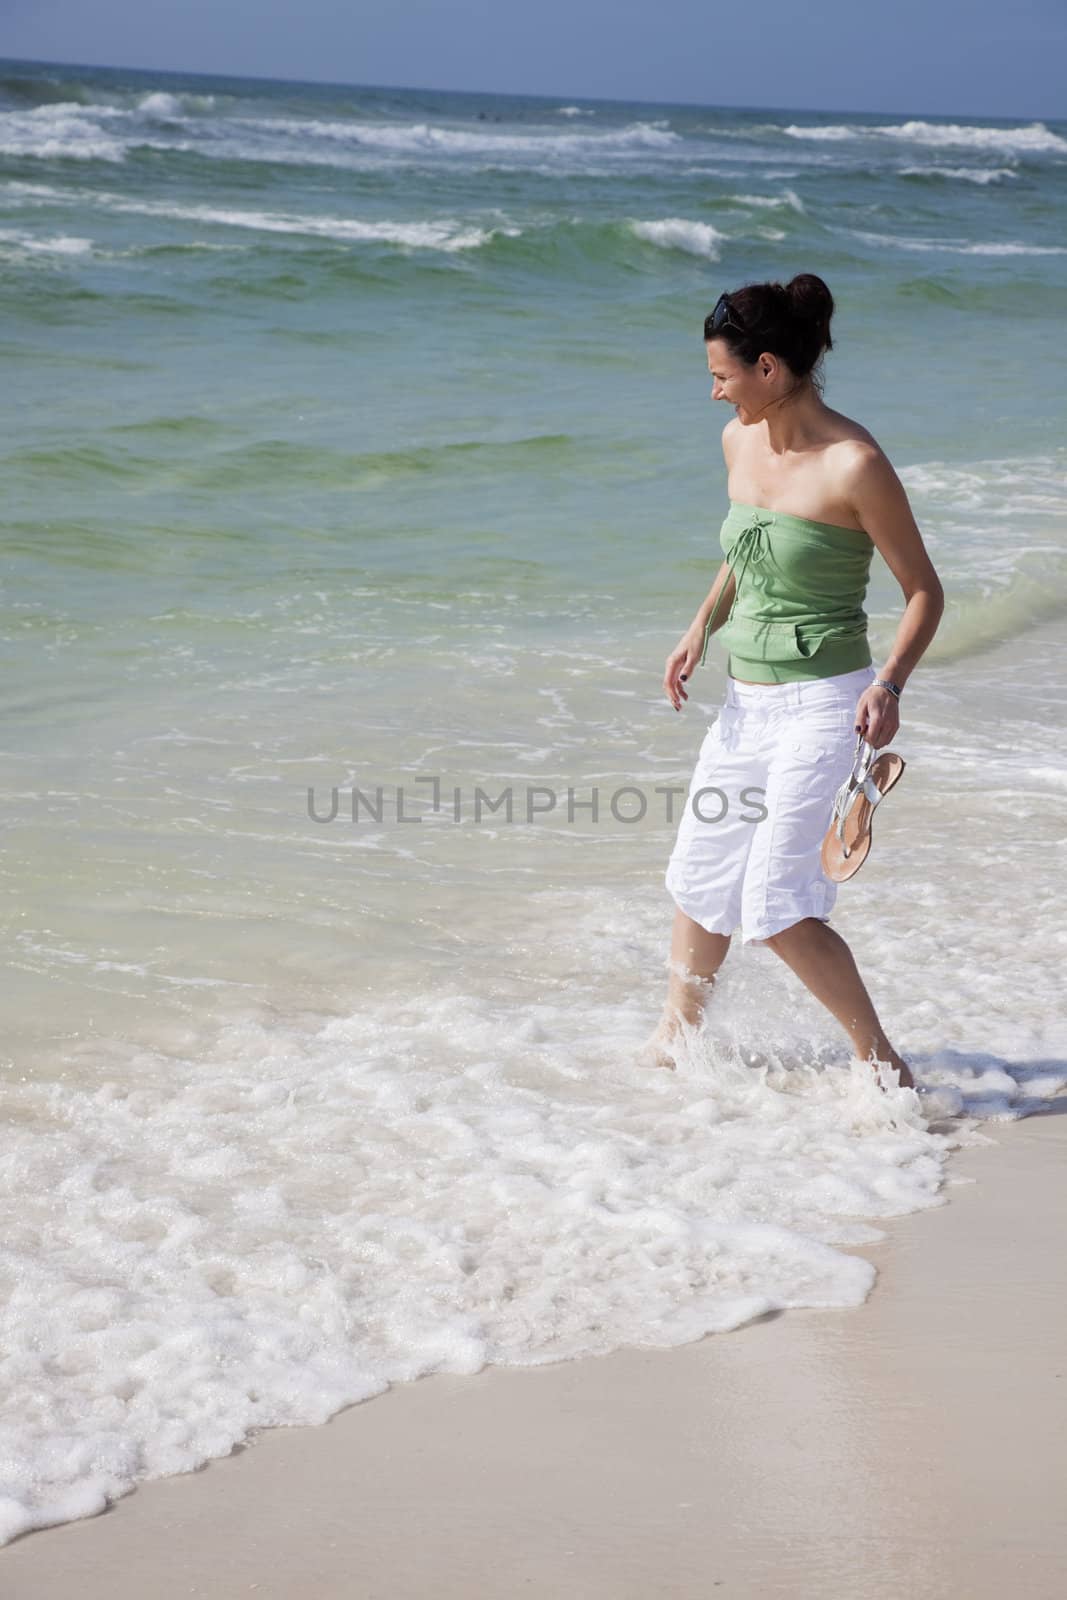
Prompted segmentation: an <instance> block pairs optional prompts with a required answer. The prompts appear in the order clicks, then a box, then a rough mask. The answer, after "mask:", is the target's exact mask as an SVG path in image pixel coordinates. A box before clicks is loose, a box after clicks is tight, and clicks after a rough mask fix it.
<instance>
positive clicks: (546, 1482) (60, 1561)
mask: <svg viewBox="0 0 1067 1600" xmlns="http://www.w3.org/2000/svg"><path fill="white" fill-rule="evenodd" d="M983 1131H984V1132H985V1133H986V1134H987V1135H988V1136H989V1137H990V1139H991V1141H992V1142H991V1143H990V1144H989V1145H975V1146H969V1147H966V1148H964V1149H962V1150H960V1151H958V1152H957V1153H956V1154H955V1155H954V1156H953V1157H952V1158H951V1160H950V1162H949V1166H948V1169H947V1183H946V1187H945V1190H944V1193H945V1195H946V1198H947V1202H948V1203H947V1204H946V1205H944V1206H942V1207H940V1208H937V1209H935V1210H932V1211H928V1212H926V1213H923V1214H921V1215H909V1216H905V1217H901V1218H898V1219H890V1220H888V1221H886V1222H884V1224H883V1226H884V1228H885V1233H886V1237H885V1239H884V1240H882V1241H880V1242H879V1243H878V1244H876V1245H871V1246H867V1247H866V1248H865V1249H864V1250H862V1251H861V1252H859V1253H861V1254H863V1255H865V1256H866V1257H867V1258H868V1259H869V1260H870V1261H872V1262H873V1263H874V1265H875V1266H876V1267H877V1268H878V1273H879V1277H878V1282H877V1283H876V1285H875V1288H874V1291H873V1293H872V1294H871V1297H870V1299H869V1300H868V1301H867V1303H866V1304H865V1305H863V1306H861V1307H859V1308H858V1309H856V1310H854V1311H844V1312H842V1311H815V1310H803V1311H790V1312H787V1313H785V1314H778V1315H772V1316H769V1317H767V1318H764V1319H762V1320H761V1321H759V1322H757V1323H754V1324H751V1325H749V1326H747V1327H745V1328H742V1329H740V1330H739V1331H737V1332H735V1333H731V1334H724V1335H715V1336H711V1337H708V1338H705V1339H703V1340H701V1341H700V1342H699V1343H696V1344H692V1345H687V1346H684V1347H681V1348H678V1349H674V1350H629V1351H621V1352H619V1353H617V1354H614V1355H610V1356H606V1357H602V1358H599V1359H595V1360H583V1361H575V1362H565V1363H559V1364H556V1365H553V1366H548V1367H540V1368H535V1369H527V1370H523V1371H516V1370H511V1371H509V1370H506V1369H501V1368H493V1369H486V1370H485V1371H483V1372H482V1373H480V1374H478V1375H476V1376H474V1377H472V1378H454V1377H439V1376H435V1377H430V1378H426V1379H423V1380H422V1381H420V1382H418V1383H414V1384H409V1385H402V1386H397V1387H395V1388H393V1389H392V1390H391V1391H390V1392H389V1393H387V1394H385V1395H382V1396H381V1397H379V1398H378V1399H375V1400H372V1401H369V1402H367V1403H366V1404H363V1405H359V1406H354V1407H350V1408H349V1409H348V1410H346V1411H344V1412H342V1413H340V1414H338V1415H337V1416H336V1417H335V1418H333V1420H332V1421H331V1422H329V1423H328V1424H326V1425H325V1426H323V1427H320V1428H299V1429H274V1430H270V1431H267V1432H264V1433H262V1434H261V1435H260V1436H259V1437H258V1438H257V1439H256V1440H254V1442H253V1443H252V1444H251V1446H250V1447H247V1448H244V1449H241V1450H238V1451H236V1452H235V1453H234V1454H233V1455H232V1456H231V1457H229V1458H227V1459H225V1460H220V1461H216V1462H214V1463H212V1464H211V1465H209V1466H208V1467H206V1468H205V1469H202V1470H201V1471H198V1472H195V1473H190V1474H187V1475H185V1476H182V1477H177V1478H171V1479H167V1480H161V1481H158V1482H153V1483H149V1484H146V1485H144V1486H142V1487H141V1488H140V1489H138V1490H137V1491H136V1492H134V1493H133V1494H131V1495H128V1496H126V1497H125V1498H124V1499H122V1500H120V1501H118V1502H117V1503H116V1504H115V1505H114V1506H113V1507H111V1509H110V1510H109V1511H108V1512H106V1513H104V1514H103V1515H101V1516H98V1517H94V1518H91V1519H89V1520H87V1521H83V1522H79V1523H72V1524H67V1525H66V1526H63V1527H60V1528H55V1529H50V1530H44V1531H42V1532H38V1533H33V1534H29V1535H26V1536H24V1537H22V1538H20V1539H18V1540H16V1541H15V1542H14V1543H13V1544H11V1545H10V1546H8V1547H7V1548H6V1549H5V1550H4V1551H3V1552H2V1554H0V1567H2V1579H3V1586H2V1592H3V1595H4V1600H67V1597H73V1596H75V1595H77V1596H78V1597H79V1600H104V1597H107V1600H147V1597H149V1596H151V1597H152V1600H172V1597H173V1600H177V1597H178V1596H182V1597H187V1596H202V1597H210V1600H224V1597H225V1600H230V1597H233V1596H237V1595H244V1594H255V1595H256V1596H257V1597H260V1600H267V1597H278V1600H281V1597H283V1596H284V1597H287V1600H288V1597H290V1596H300V1597H302V1600H341V1597H342V1596H344V1597H353V1596H359V1597H361V1600H408V1597H410V1600H415V1597H420V1600H421V1597H422V1596H426V1595H430V1594H433V1595H435V1596H438V1597H441V1600H451V1597H456V1600H458V1597H460V1596H463V1597H472V1596H486V1597H488V1596H493V1597H496V1596H505V1595H513V1594H516V1593H520V1592H521V1593H524V1594H531V1595H543V1596H556V1595H562V1594H567V1595H578V1596H582V1597H583V1600H638V1597H642V1600H643V1597H646V1596H650V1595H663V1596H672V1597H678V1600H683V1597H684V1600H690V1597H692V1600H696V1597H697V1596H706V1595H708V1594H710V1593H712V1592H715V1593H722V1594H724V1595H734V1596H737V1597H745V1600H748V1597H755V1596H757V1595H758V1596H761V1597H765V1596H783V1597H784V1596H789V1597H790V1600H806V1597H809V1596H810V1597H812V1600H815V1597H816V1596H818V1597H820V1600H826V1597H840V1600H883V1597H884V1600H898V1597H900V1596H903V1595H908V1596H912V1597H921V1600H963V1597H966V1600H986V1597H988V1600H994V1597H997V1600H999V1597H1000V1596H1002V1595H1004V1594H1005V1593H1008V1592H1012V1593H1015V1594H1018V1595H1021V1596H1025V1597H1026V1600H1053V1597H1054V1596H1059V1595H1061V1594H1062V1593H1063V1592H1064V1587H1065V1584H1067V1523H1065V1521H1064V1518H1063V1506H1064V1495H1065V1491H1067V1446H1065V1443H1064V1441H1065V1438H1067V1399H1065V1396H1067V1362H1065V1358H1064V1347H1063V1327H1064V1317H1065V1312H1067V1257H1065V1253H1064V1250H1063V1242H1062V1228H1063V1223H1064V1221H1065V1217H1067V1207H1065V1204H1064V1182H1065V1177H1064V1174H1065V1171H1067V1096H1064V1095H1061V1096H1059V1097H1058V1098H1057V1099H1056V1100H1055V1101H1054V1102H1053V1103H1052V1105H1051V1106H1050V1108H1049V1109H1048V1110H1046V1111H1044V1112H1038V1113H1035V1114H1034V1115H1032V1116H1029V1117H1027V1118H1025V1119H1023V1120H1021V1121H1018V1122H1014V1123H993V1124H986V1125H985V1127H984V1130H983Z"/></svg>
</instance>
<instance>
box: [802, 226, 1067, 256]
mask: <svg viewBox="0 0 1067 1600" xmlns="http://www.w3.org/2000/svg"><path fill="white" fill-rule="evenodd" d="M834 231H835V232H840V233H848V234H851V236H852V237H853V238H854V239H863V240H864V241H865V242H866V243H867V244H877V245H886V244H888V245H892V246H893V247H894V248H895V249H897V250H919V251H927V250H940V251H945V252H947V253H948V254H949V255H957V256H1063V255H1067V245H1062V244H1027V243H1026V242H1025V241H1023V240H995V239H994V240H988V241H984V240H977V241H975V240H968V239H906V238H904V237H903V236H902V235H901V234H897V233H871V232H868V231H866V230H865V229H862V228H841V229H835V230H834Z"/></svg>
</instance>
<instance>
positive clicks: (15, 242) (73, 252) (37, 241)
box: [0, 228, 93, 256]
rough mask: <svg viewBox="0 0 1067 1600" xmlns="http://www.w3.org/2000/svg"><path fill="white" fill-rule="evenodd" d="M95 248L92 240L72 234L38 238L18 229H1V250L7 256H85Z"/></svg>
mask: <svg viewBox="0 0 1067 1600" xmlns="http://www.w3.org/2000/svg"><path fill="white" fill-rule="evenodd" d="M92 248H93V241H92V240H91V239H82V238H78V237H76V236H74V235H70V234H65V233H61V234H57V235H56V236H55V237H54V238H51V239H44V238H38V237H37V236H36V235H35V234H32V233H22V232H19V230H18V229H17V228H0V250H2V252H3V253H4V254H5V255H16V256H17V255H22V254H25V255H50V256H51V255H54V256H83V255H88V254H89V252H90V251H91V250H92Z"/></svg>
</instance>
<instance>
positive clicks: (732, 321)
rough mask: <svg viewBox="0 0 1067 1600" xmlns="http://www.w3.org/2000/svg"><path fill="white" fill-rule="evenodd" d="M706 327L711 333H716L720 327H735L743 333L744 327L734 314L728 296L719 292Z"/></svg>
mask: <svg viewBox="0 0 1067 1600" xmlns="http://www.w3.org/2000/svg"><path fill="white" fill-rule="evenodd" d="M708 328H709V330H710V331H711V332H712V333H718V331H719V329H720V328H736V329H737V331H738V333H744V331H745V330H744V328H743V327H742V326H741V324H740V323H739V322H738V321H737V320H736V318H735V316H734V308H733V306H732V305H731V304H730V296H729V295H728V294H721V295H720V296H719V298H718V300H716V302H715V310H714V311H713V312H712V313H711V316H710V317H709V318H708Z"/></svg>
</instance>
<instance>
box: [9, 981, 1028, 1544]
mask: <svg viewBox="0 0 1067 1600" xmlns="http://www.w3.org/2000/svg"><path fill="white" fill-rule="evenodd" d="M627 1009H628V1008H627V1005H626V1002H625V1001H624V1002H623V1004H622V1006H621V1008H620V1007H619V1006H617V1005H612V1006H610V1007H608V1006H604V1007H603V1008H600V1007H598V1005H597V1003H596V1002H595V1000H593V998H592V997H591V996H589V995H586V996H584V997H583V1002H582V1005H581V1006H580V1007H575V1006H574V1004H573V1002H572V1001H571V1000H568V999H567V998H566V997H565V996H560V997H559V999H558V1001H553V1002H542V1003H539V1004H537V1005H533V1004H531V1005H529V1006H528V1007H525V1008H523V1011H522V1012H521V1013H520V1014H518V1015H517V1014H516V1012H515V1009H514V1007H513V1005H512V1004H511V1003H510V1002H496V1003H494V1002H492V1001H490V1000H488V999H475V998H474V997H472V996H470V995H463V994H458V993H448V992H440V993H436V994H435V993H432V992H424V993H420V994H418V995H410V996H409V998H408V1001H407V1002H403V1003H401V1004H400V1005H399V1006H395V1005H392V1004H389V1005H385V1004H382V1005H378V1006H369V1007H368V1008H366V1009H364V1010H362V1011H361V1012H360V1013H359V1014H357V1015H354V1016H352V1017H350V1018H347V1019H345V1020H341V1021H335V1022H331V1023H327V1024H325V1025H323V1026H322V1027H321V1028H319V1029H318V1030H317V1031H313V1032H310V1033H308V1032H300V1031H298V1030H296V1029H295V1028H283V1027H278V1026H274V1027H272V1028H265V1027H263V1026H260V1025H259V1024H254V1023H247V1024H243V1025H233V1026H231V1027H229V1028H227V1029H225V1030H224V1031H223V1032H222V1033H221V1034H220V1036H219V1037H218V1039H217V1041H216V1043H215V1046H214V1048H213V1049H212V1051H211V1055H210V1059H208V1058H204V1059H184V1060H178V1059H175V1058H174V1056H173V1055H172V1054H167V1055H159V1056H156V1055H154V1054H152V1053H151V1052H144V1051H142V1052H135V1053H133V1054H131V1055H130V1056H129V1058H128V1059H126V1060H124V1061H123V1062H122V1063H121V1067H120V1068H119V1069H118V1070H116V1058H115V1057H114V1056H113V1057H112V1059H111V1061H110V1064H109V1069H108V1070H104V1071H103V1072H102V1073H99V1072H98V1073H96V1074H94V1075H92V1077H91V1081H89V1082H88V1083H86V1081H85V1076H84V1073H85V1069H86V1065H87V1063H85V1062H84V1061H83V1062H82V1063H81V1069H80V1072H79V1073H77V1074H76V1075H75V1077H76V1080H77V1079H80V1083H79V1082H78V1081H75V1082H68V1083H65V1084H64V1085H63V1087H62V1093H61V1094H60V1093H58V1092H57V1091H54V1090H53V1088H52V1087H51V1086H49V1085H47V1084H38V1085H33V1084H32V1083H29V1084H28V1083H26V1082H23V1083H22V1084H19V1085H10V1086H8V1088H7V1090H6V1092H5V1096H4V1100H5V1110H6V1112H7V1126H8V1134H7V1136H6V1140H5V1163H4V1167H3V1170H2V1175H0V1185H2V1192H3V1194H4V1196H5V1199H6V1200H7V1201H9V1202H10V1204H11V1205H12V1206H13V1208H14V1209H13V1213H12V1214H13V1215H14V1216H17V1218H18V1222H17V1225H15V1226H12V1227H10V1228H9V1229H8V1231H7V1235H6V1237H5V1240H4V1249H3V1252H2V1253H0V1279H2V1280H3V1289H4V1294H3V1296H2V1303H3V1309H2V1311H0V1331H2V1339H3V1348H4V1351H5V1357H6V1359H7V1361H8V1362H9V1364H13V1365H14V1366H15V1367H16V1368H17V1371H18V1375H19V1376H18V1382H17V1383H12V1384H10V1385H8V1386H6V1387H5V1390H4V1394H5V1395H6V1396H7V1398H6V1399H0V1457H2V1462H3V1465H2V1468H0V1542H6V1541H7V1540H10V1539H11V1538H13V1537H15V1536H16V1535H17V1534H18V1533H20V1532H22V1531H24V1530H25V1529H27V1528H30V1527H35V1526H36V1527H40V1526H44V1525H47V1524H49V1523H52V1522H57V1521H66V1520H69V1519H70V1518H73V1517H79V1516H85V1515H90V1514H92V1513H93V1512H95V1511H98V1510H99V1509H101V1508H102V1506H103V1505H104V1504H105V1503H106V1502H107V1501H108V1500H109V1499H112V1498H114V1497H115V1496H117V1495H121V1494H122V1493H123V1492H125V1491H126V1490H127V1489H128V1488H129V1487H130V1486H131V1485H132V1484H133V1483H135V1482H137V1481H138V1480H141V1479H145V1478H150V1477H156V1476H160V1475H163V1474H169V1473H176V1472H181V1471H186V1470H190V1469H192V1468H194V1467H196V1466H197V1465H198V1464H200V1463H201V1462H203V1461H205V1460H209V1459H211V1458H213V1457H217V1456H221V1455H226V1454H228V1453H229V1451H230V1450H231V1448H232V1446H233V1444H234V1443H235V1442H237V1441H239V1440H241V1439H243V1438H245V1437H246V1436H247V1434H248V1433H249V1431H250V1430H251V1429H254V1428H260V1427H266V1426H276V1425H281V1424H290V1425H300V1424H309V1423H321V1422H323V1421H325V1420H326V1419H327V1418H328V1417H329V1416H331V1415H332V1414H333V1413H334V1412H335V1411H337V1410H338V1409H339V1408H340V1407H341V1406H344V1405H346V1404H350V1403H352V1402H354V1401H359V1400H363V1399H367V1398H369V1397H371V1396H373V1395H376V1394H379V1393H380V1392H382V1390H384V1389H385V1388H387V1387H388V1386H389V1385H390V1384H393V1383H396V1382H402V1381H410V1380H412V1379H415V1378H417V1377H419V1376H421V1375H423V1374H425V1373H429V1372H449V1373H456V1374H471V1373H476V1372H478V1371H479V1370H480V1369H481V1368H482V1367H483V1366H484V1365H485V1364H486V1363H491V1362H495V1363H507V1364H510V1365H540V1364H543V1363H545V1362H551V1361H558V1360H564V1359H570V1358H573V1357H577V1356H580V1355H589V1354H597V1353H604V1352H607V1351H610V1350H613V1349H617V1348H619V1347H621V1346H625V1345H639V1346H645V1347H649V1346H652V1347H656V1346H662V1347H666V1346H672V1345H678V1344H684V1343H687V1342H689V1341H692V1340H695V1339H699V1338H700V1337H702V1336H703V1335H705V1334H706V1333H708V1332H716V1331H725V1330H728V1329H731V1328H736V1327H738V1326H740V1325H741V1324H743V1323H745V1322H746V1321H748V1320H750V1319H751V1318H753V1317H755V1316H759V1315H761V1314H763V1313H764V1312H766V1311H769V1310H776V1309H783V1308H786V1307H791V1306H822V1307H828V1306H842V1307H844V1306H857V1305H859V1304H860V1303H861V1302H862V1301H863V1300H864V1298H865V1297H866V1295H867V1294H868V1293H869V1291H870V1288H871V1285H872V1282H873V1279H874V1269H873V1267H872V1266H871V1265H870V1264H869V1263H868V1262H867V1261H866V1260H864V1259H862V1258H861V1257H858V1256H855V1255H853V1254H850V1253H849V1250H848V1246H850V1245H855V1244H861V1243H866V1242H870V1241H872V1240H876V1239H878V1238H879V1237H881V1234H880V1232H879V1230H878V1229H877V1227H872V1226H871V1225H870V1222H869V1221H864V1220H861V1219H875V1220H876V1219H878V1218H881V1217H892V1216H898V1215H901V1214H903V1213H906V1212H909V1211H914V1210H919V1209H924V1208H928V1207H931V1206H937V1205H940V1204H943V1203H944V1197H943V1196H942V1195H941V1194H940V1193H939V1185H940V1183H941V1175H942V1160H943V1157H944V1154H945V1152H946V1150H947V1149H948V1148H949V1147H950V1143H951V1141H950V1140H949V1139H948V1138H947V1137H946V1136H945V1135H944V1134H940V1133H937V1132H934V1131H932V1130H930V1129H929V1128H927V1127H926V1126H925V1125H924V1122H923V1120H922V1119H921V1117H920V1116H919V1114H918V1110H917V1107H916V1105H915V1103H914V1097H913V1096H911V1095H910V1094H907V1093H906V1092H901V1091H894V1092H891V1093H889V1094H883V1093H882V1092H881V1091H880V1090H879V1089H878V1087H877V1085H876V1083H875V1081H874V1078H873V1076H872V1074H871V1073H870V1070H869V1068H867V1067H864V1066H862V1065H861V1064H860V1063H854V1064H853V1065H852V1066H851V1067H847V1066H842V1067H841V1068H839V1069H838V1070H836V1071H822V1072H820V1071H816V1070H815V1069H814V1068H811V1069H804V1068H799V1069H794V1070H792V1071H786V1070H783V1069H782V1068H781V1067H780V1066H777V1065H775V1063H774V1062H773V1060H770V1059H764V1060H763V1062H762V1064H752V1063H747V1062H742V1061H740V1060H736V1061H734V1062H733V1064H732V1065H731V1064H730V1063H729V1062H727V1063H724V1064H723V1065H722V1066H720V1068H719V1069H718V1071H717V1073H716V1076H715V1079H714V1081H713V1080H712V1079H710V1078H709V1077H708V1076H707V1065H706V1060H705V1058H704V1057H703V1056H702V1054H701V1052H700V1050H698V1049H697V1048H696V1046H695V1044H694V1045H693V1046H692V1050H693V1051H695V1054H693V1053H690V1054H684V1056H683V1060H682V1061H681V1062H680V1067H679V1071H678V1073H677V1074H667V1073H663V1072H655V1073H653V1072H651V1071H649V1070H643V1071H641V1070H638V1069H636V1068H627V1067H624V1066H622V1065H620V1064H619V1063H618V1061H617V1060H614V1059H613V1058H614V1055H615V1052H614V1049H606V1048H605V1044H604V1043H602V1044H599V1045H598V1044H597V1043H596V1040H597V1038H598V1036H600V1037H601V1038H602V1040H603V1041H605V1042H606V1041H607V1040H608V1039H609V1038H611V1039H613V1040H614V1041H615V1042H616V1044H617V1041H618V1036H619V1032H620V1021H622V1022H623V1023H625V1020H626V1012H627ZM578 1019H581V1021H580V1032H581V1035H582V1037H583V1039H584V1041H585V1049H584V1054H583V1052H582V1051H581V1050H579V1051H578V1052H577V1054H576V1051H575V1037H574V1030H575V1026H576V1022H578ZM631 1020H632V1019H631ZM1002 1076H1004V1078H1005V1081H1004V1084H1003V1085H1002V1086H1000V1090H999V1092H1000V1093H1001V1094H1002V1095H1013V1094H1014V1093H1015V1092H1016V1090H1017V1085H1016V1084H1015V1083H1014V1081H1013V1080H1011V1079H1010V1077H1008V1076H1007V1075H1002ZM986 1077H987V1078H988V1080H989V1081H988V1083H987V1085H986V1087H992V1078H991V1076H990V1075H989V1074H988V1073H987V1074H986ZM45 1239H47V1241H48V1248H47V1250H45V1249H43V1248H42V1241H43V1240H45ZM31 1391H32V1393H33V1394H34V1405H33V1407H32V1409H27V1407H26V1406H25V1404H24V1397H25V1395H26V1394H27V1393H29V1392H31Z"/></svg>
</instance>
